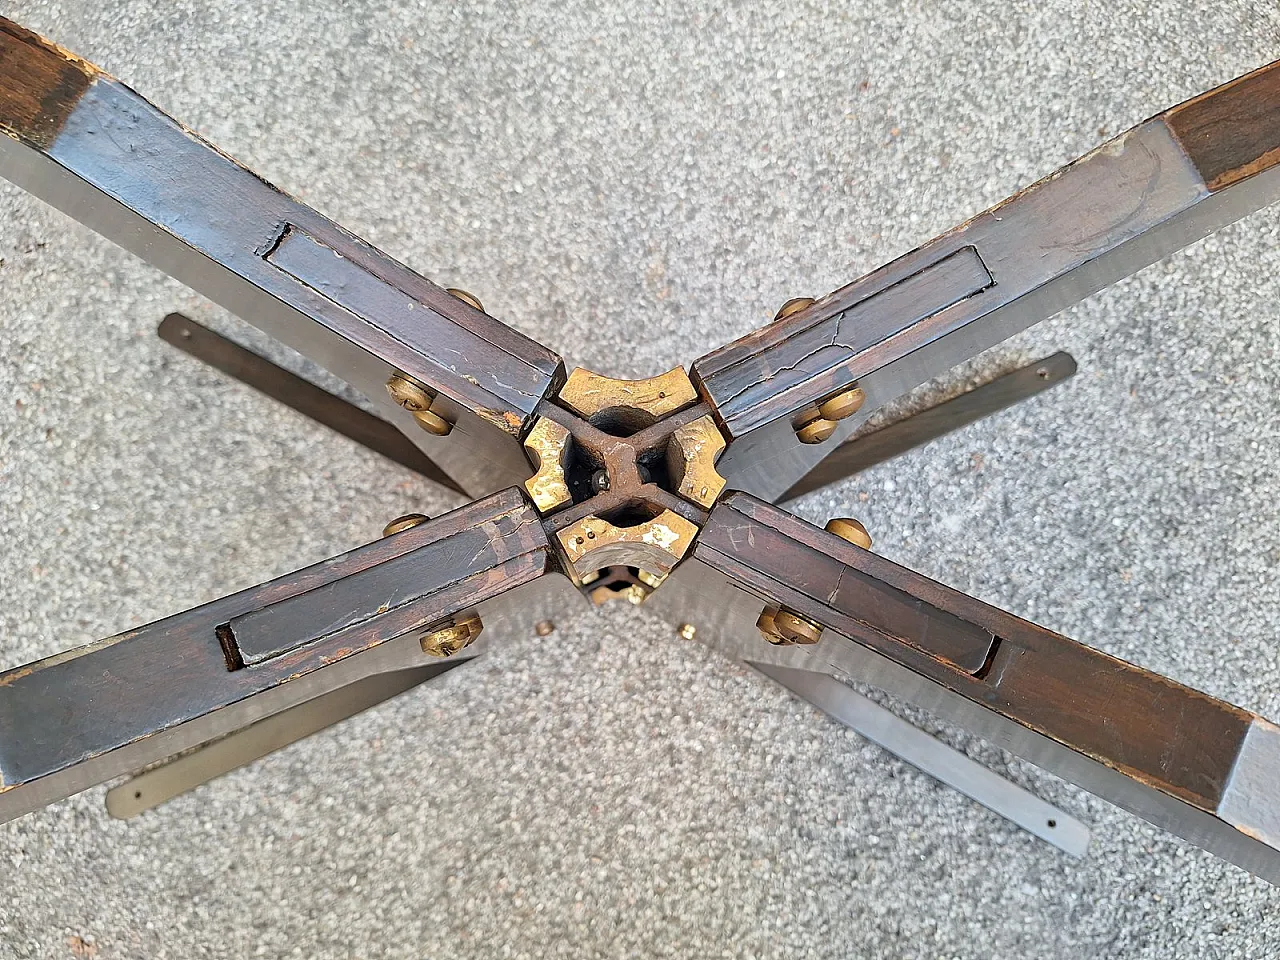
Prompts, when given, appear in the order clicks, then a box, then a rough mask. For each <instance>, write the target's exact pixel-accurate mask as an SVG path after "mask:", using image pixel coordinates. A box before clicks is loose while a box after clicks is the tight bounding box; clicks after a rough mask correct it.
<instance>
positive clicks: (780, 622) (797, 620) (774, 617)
mask: <svg viewBox="0 0 1280 960" xmlns="http://www.w3.org/2000/svg"><path fill="white" fill-rule="evenodd" d="M756 628H757V629H758V630H759V631H760V634H761V635H762V636H763V637H764V638H765V639H766V640H768V641H769V642H770V643H772V644H774V645H775V646H780V647H784V646H791V645H792V644H813V643H817V642H818V641H819V640H821V639H822V627H820V626H818V624H816V623H814V622H813V621H812V620H810V619H808V618H807V617H802V616H800V615H799V614H798V613H792V612H791V611H790V610H785V609H780V608H777V607H766V608H765V609H764V612H763V613H761V614H760V619H758V620H757V621H756Z"/></svg>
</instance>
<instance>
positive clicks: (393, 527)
mask: <svg viewBox="0 0 1280 960" xmlns="http://www.w3.org/2000/svg"><path fill="white" fill-rule="evenodd" d="M430 519H431V518H430V517H428V516H427V515H426V514H425V513H406V514H405V515H404V516H403V517H396V518H395V519H394V520H392V521H391V522H390V523H388V524H387V525H386V526H385V527H383V528H382V535H383V536H384V537H389V536H391V535H392V534H393V533H399V532H400V531H401V530H411V529H413V528H414V527H416V526H417V525H418V524H420V523H426V522H427V521H428V520H430Z"/></svg>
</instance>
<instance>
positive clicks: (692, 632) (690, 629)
mask: <svg viewBox="0 0 1280 960" xmlns="http://www.w3.org/2000/svg"><path fill="white" fill-rule="evenodd" d="M676 633H678V634H680V636H681V637H683V638H684V639H685V640H692V639H693V638H694V637H696V636H697V635H698V628H697V627H695V626H694V625H693V624H692V623H682V624H680V626H679V628H678V629H677V630H676Z"/></svg>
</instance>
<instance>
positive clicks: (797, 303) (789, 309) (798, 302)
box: [773, 297, 817, 320]
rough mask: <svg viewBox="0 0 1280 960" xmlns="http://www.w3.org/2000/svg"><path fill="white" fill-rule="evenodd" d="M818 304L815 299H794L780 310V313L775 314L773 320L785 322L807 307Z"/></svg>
mask: <svg viewBox="0 0 1280 960" xmlns="http://www.w3.org/2000/svg"><path fill="white" fill-rule="evenodd" d="M816 302H817V301H816V300H814V299H813V297H792V298H791V299H790V300H788V301H787V302H786V303H784V304H783V305H782V306H780V307H779V308H778V312H777V313H776V314H774V316H773V319H774V320H785V319H786V318H787V317H789V316H791V315H792V314H795V313H799V312H800V311H801V310H803V309H804V308H805V307H807V306H809V304H811V303H816Z"/></svg>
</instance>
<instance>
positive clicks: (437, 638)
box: [418, 616, 484, 657]
mask: <svg viewBox="0 0 1280 960" xmlns="http://www.w3.org/2000/svg"><path fill="white" fill-rule="evenodd" d="M482 630H484V624H482V623H481V622H480V618H479V617H476V616H471V617H466V618H465V619H462V620H450V621H449V622H448V623H445V624H442V625H440V626H437V627H435V628H433V629H432V630H430V631H429V632H427V633H424V634H423V635H422V638H421V639H420V640H419V641H418V642H419V643H420V644H421V645H422V652H423V653H429V654H430V655H431V656H433V657H451V656H453V655H454V654H455V653H457V652H458V651H459V650H462V649H463V648H464V647H469V646H471V644H473V643H475V640H476V637H478V636H480V633H481V631H482Z"/></svg>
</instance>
